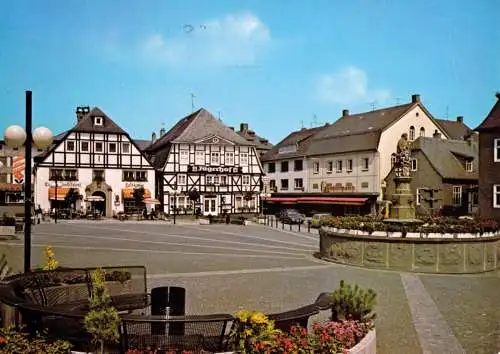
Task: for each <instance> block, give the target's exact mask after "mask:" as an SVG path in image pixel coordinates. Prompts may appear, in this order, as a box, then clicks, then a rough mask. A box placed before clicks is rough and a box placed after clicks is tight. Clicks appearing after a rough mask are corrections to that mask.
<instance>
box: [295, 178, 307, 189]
mask: <svg viewBox="0 0 500 354" xmlns="http://www.w3.org/2000/svg"><path fill="white" fill-rule="evenodd" d="M293 182H294V188H295V189H300V190H302V189H303V188H304V185H303V184H302V178H295V179H294V180H293Z"/></svg>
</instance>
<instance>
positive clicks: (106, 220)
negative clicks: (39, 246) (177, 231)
mask: <svg viewBox="0 0 500 354" xmlns="http://www.w3.org/2000/svg"><path fill="white" fill-rule="evenodd" d="M57 223H58V224H93V225H96V224H119V225H126V224H133V225H135V224H142V225H173V224H174V222H173V220H124V221H120V220H117V219H112V218H103V219H101V220H88V219H71V220H68V219H58V220H57ZM42 224H54V220H53V219H52V220H48V221H42ZM175 224H176V225H200V222H199V220H183V219H180V220H176V222H175Z"/></svg>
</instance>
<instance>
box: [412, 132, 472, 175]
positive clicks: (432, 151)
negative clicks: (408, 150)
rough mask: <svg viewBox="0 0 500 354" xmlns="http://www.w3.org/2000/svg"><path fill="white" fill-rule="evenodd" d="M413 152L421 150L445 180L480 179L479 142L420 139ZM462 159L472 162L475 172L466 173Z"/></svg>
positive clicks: (416, 141) (415, 142)
mask: <svg viewBox="0 0 500 354" xmlns="http://www.w3.org/2000/svg"><path fill="white" fill-rule="evenodd" d="M412 145H413V146H412V150H414V151H416V150H420V151H421V152H422V153H423V154H424V155H425V156H426V157H427V159H428V160H429V162H430V163H431V165H432V166H433V167H434V169H435V170H436V171H437V173H439V175H440V176H441V177H442V178H444V179H458V180H477V179H478V151H479V148H478V144H477V141H474V140H473V139H472V140H469V141H464V140H452V139H440V138H429V137H419V138H418V139H417V140H415V141H414V142H413V144H412ZM460 158H465V159H470V160H472V165H473V172H466V171H465V166H464V165H463V164H462V162H461V161H460Z"/></svg>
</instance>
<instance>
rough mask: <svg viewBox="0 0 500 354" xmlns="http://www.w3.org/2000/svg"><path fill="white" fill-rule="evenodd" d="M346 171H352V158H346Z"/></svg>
mask: <svg viewBox="0 0 500 354" xmlns="http://www.w3.org/2000/svg"><path fill="white" fill-rule="evenodd" d="M347 172H352V160H351V159H349V160H347Z"/></svg>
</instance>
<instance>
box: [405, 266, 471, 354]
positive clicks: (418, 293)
mask: <svg viewBox="0 0 500 354" xmlns="http://www.w3.org/2000/svg"><path fill="white" fill-rule="evenodd" d="M401 282H402V283H403V288H404V290H405V293H406V298H407V299H408V304H409V306H410V311H411V316H412V318H413V325H414V326H415V330H416V331H417V335H418V339H419V341H420V347H421V348H422V351H423V353H425V354H427V353H436V354H441V353H450V354H458V353H465V350H464V348H463V347H462V345H461V344H460V342H459V341H458V339H457V338H456V337H455V335H454V334H453V331H452V330H451V328H450V327H449V326H448V323H447V322H446V320H445V319H444V317H443V315H442V314H441V312H440V311H439V309H438V307H437V305H436V303H435V302H434V300H432V298H431V296H430V295H429V293H428V292H427V290H426V289H425V286H424V284H422V281H421V280H420V278H419V277H418V276H416V275H414V274H405V273H402V274H401Z"/></svg>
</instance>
